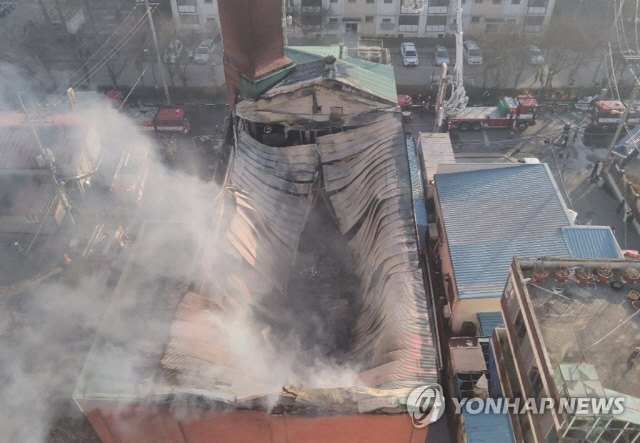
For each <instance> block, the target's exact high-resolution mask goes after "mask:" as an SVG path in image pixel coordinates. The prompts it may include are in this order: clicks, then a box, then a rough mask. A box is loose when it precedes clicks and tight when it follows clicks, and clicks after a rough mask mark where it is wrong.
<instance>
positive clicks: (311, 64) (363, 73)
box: [276, 46, 398, 103]
mask: <svg viewBox="0 0 640 443" xmlns="http://www.w3.org/2000/svg"><path fill="white" fill-rule="evenodd" d="M285 55H286V56H287V57H289V58H290V59H292V60H293V61H294V62H295V63H296V65H297V66H296V67H295V69H294V71H293V72H292V74H291V75H289V76H288V77H287V78H286V79H284V80H283V81H282V82H280V83H279V84H278V85H277V86H284V85H292V84H298V83H302V82H306V81H309V80H312V79H315V78H321V77H323V76H327V75H328V72H327V70H326V69H325V68H326V64H325V63H324V60H323V59H324V57H326V56H329V55H332V56H334V57H336V59H337V60H336V62H335V67H336V71H335V77H334V78H335V80H337V81H339V82H341V83H344V84H347V85H349V86H352V87H354V88H357V89H360V90H362V91H365V92H368V93H369V94H372V95H375V96H378V97H381V98H384V99H386V100H389V101H391V102H393V103H396V102H397V99H398V98H397V92H396V81H395V74H394V72H393V67H392V66H389V65H382V64H379V63H372V62H368V61H365V60H359V59H355V58H353V57H345V58H344V59H342V60H341V59H338V56H339V55H340V50H339V47H338V46H296V47H293V48H292V47H287V48H286V50H285ZM277 86H276V87H277Z"/></svg>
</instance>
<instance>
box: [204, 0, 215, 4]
mask: <svg viewBox="0 0 640 443" xmlns="http://www.w3.org/2000/svg"><path fill="white" fill-rule="evenodd" d="M204 2H205V3H213V0H204Z"/></svg>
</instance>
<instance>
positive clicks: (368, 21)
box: [364, 15, 373, 23]
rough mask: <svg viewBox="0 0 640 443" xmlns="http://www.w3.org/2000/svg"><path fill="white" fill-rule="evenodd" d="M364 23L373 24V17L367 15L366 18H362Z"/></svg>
mask: <svg viewBox="0 0 640 443" xmlns="http://www.w3.org/2000/svg"><path fill="white" fill-rule="evenodd" d="M364 22H365V23H373V15H367V16H366V17H365V18H364Z"/></svg>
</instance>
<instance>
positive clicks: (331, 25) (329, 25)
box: [327, 21, 340, 31]
mask: <svg viewBox="0 0 640 443" xmlns="http://www.w3.org/2000/svg"><path fill="white" fill-rule="evenodd" d="M327 29H328V30H330V31H335V30H336V29H340V22H337V21H335V22H329V23H327Z"/></svg>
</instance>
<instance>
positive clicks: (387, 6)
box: [191, 0, 556, 38]
mask: <svg viewBox="0 0 640 443" xmlns="http://www.w3.org/2000/svg"><path fill="white" fill-rule="evenodd" d="M191 1H195V0H191ZM287 1H288V6H287V7H288V8H289V10H290V11H298V12H297V13H299V14H301V15H302V17H301V18H300V20H301V21H302V22H304V21H305V20H306V21H308V22H310V21H313V22H314V23H316V28H315V29H313V32H302V29H300V27H299V26H296V25H295V24H294V25H293V26H291V27H290V28H289V29H288V33H289V34H291V35H297V36H301V35H304V36H326V35H343V34H357V35H361V36H364V37H401V38H407V37H444V36H445V35H447V34H453V33H455V31H456V25H455V22H456V5H457V3H456V0H287ZM461 1H462V8H463V12H462V15H463V18H462V20H463V31H464V32H465V33H468V34H471V35H481V34H490V33H494V32H497V31H498V30H500V29H501V28H504V27H506V26H512V27H514V28H515V29H516V30H517V31H519V32H523V33H530V34H539V33H541V32H542V31H543V30H544V28H545V26H547V25H548V23H549V20H550V19H551V15H552V13H553V9H554V7H555V2H556V0H461ZM320 10H322V15H323V19H322V20H318V17H317V14H318V12H319V11H320ZM305 15H307V16H308V17H307V18H304V16H305ZM311 16H315V17H314V18H310V17H311ZM305 31H307V30H306V29H305Z"/></svg>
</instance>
